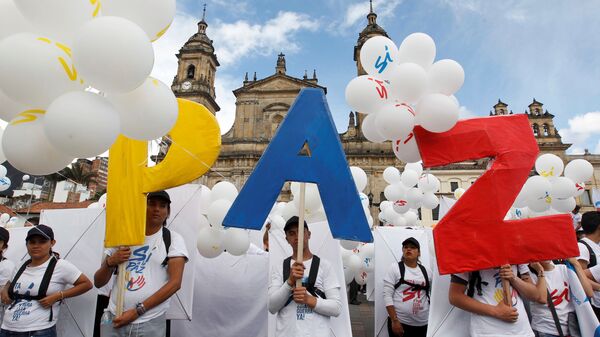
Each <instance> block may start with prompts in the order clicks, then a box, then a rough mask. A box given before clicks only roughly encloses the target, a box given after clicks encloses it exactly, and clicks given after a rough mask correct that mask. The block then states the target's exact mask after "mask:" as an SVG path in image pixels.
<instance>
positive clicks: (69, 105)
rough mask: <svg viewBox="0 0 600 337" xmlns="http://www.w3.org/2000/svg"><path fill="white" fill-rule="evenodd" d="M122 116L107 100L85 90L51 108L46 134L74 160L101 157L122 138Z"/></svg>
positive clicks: (46, 117) (65, 98)
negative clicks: (120, 116) (120, 121)
mask: <svg viewBox="0 0 600 337" xmlns="http://www.w3.org/2000/svg"><path fill="white" fill-rule="evenodd" d="M119 125H120V123H119V114H118V113H117V111H116V110H115V108H114V107H113V105H112V104H110V102H108V101H107V100H106V98H104V97H102V96H100V95H96V94H93V93H91V92H85V91H74V92H69V93H66V94H64V95H62V96H60V97H58V98H57V99H55V100H54V101H53V102H52V104H50V106H49V107H48V111H46V116H45V117H44V131H45V132H46V136H47V137H48V140H49V141H50V142H51V143H52V145H54V146H55V147H56V148H57V149H58V150H60V151H61V152H63V153H66V154H68V155H70V156H72V157H75V158H89V157H94V156H96V155H99V154H101V153H103V152H105V151H106V150H108V148H109V147H110V146H111V145H112V144H113V143H114V142H115V140H116V139H117V136H118V135H119V129H120V128H119Z"/></svg>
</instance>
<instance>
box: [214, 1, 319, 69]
mask: <svg viewBox="0 0 600 337" xmlns="http://www.w3.org/2000/svg"><path fill="white" fill-rule="evenodd" d="M318 28H319V22H318V21H317V20H312V19H311V18H310V16H308V15H307V14H303V13H296V12H285V11H282V12H279V13H278V14H277V16H276V17H275V18H273V19H270V20H269V21H267V22H265V23H264V24H262V25H261V24H253V23H250V22H248V21H246V20H238V21H235V22H233V23H223V22H217V23H216V24H215V25H214V28H212V30H211V31H212V33H211V35H212V38H213V39H214V41H215V49H216V53H217V55H218V57H219V62H220V63H221V65H222V66H223V67H224V68H226V67H228V66H230V65H233V64H236V63H237V62H238V61H239V60H241V59H243V58H245V57H247V56H248V55H249V54H258V55H271V54H273V53H274V52H278V51H282V50H285V52H287V53H293V52H295V51H298V50H299V49H300V46H299V45H298V43H297V42H295V41H294V38H295V35H296V34H297V33H299V32H301V31H316V30H317V29H318Z"/></svg>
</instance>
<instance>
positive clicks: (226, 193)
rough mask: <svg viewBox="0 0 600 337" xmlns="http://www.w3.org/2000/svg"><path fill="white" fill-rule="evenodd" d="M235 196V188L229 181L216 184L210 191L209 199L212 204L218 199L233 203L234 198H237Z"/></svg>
mask: <svg viewBox="0 0 600 337" xmlns="http://www.w3.org/2000/svg"><path fill="white" fill-rule="evenodd" d="M237 195H238V190H237V188H236V187H235V185H234V184H232V183H230V182H229V181H220V182H218V183H216V184H215V186H213V188H212V191H211V198H212V201H213V202H214V201H216V200H219V199H225V200H229V201H230V202H233V201H234V200H235V198H237Z"/></svg>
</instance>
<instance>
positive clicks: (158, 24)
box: [102, 0, 175, 41]
mask: <svg viewBox="0 0 600 337" xmlns="http://www.w3.org/2000/svg"><path fill="white" fill-rule="evenodd" d="M102 15H107V16H120V17H123V18H126V19H128V20H131V21H132V22H133V23H135V24H137V25H138V26H140V28H142V29H143V30H144V31H145V32H146V34H147V35H148V38H149V39H150V40H151V41H156V40H158V39H159V38H160V37H161V36H162V35H163V34H164V33H165V32H166V31H167V29H168V28H169V26H171V23H172V22H173V18H174V17H175V0H128V1H122V0H102Z"/></svg>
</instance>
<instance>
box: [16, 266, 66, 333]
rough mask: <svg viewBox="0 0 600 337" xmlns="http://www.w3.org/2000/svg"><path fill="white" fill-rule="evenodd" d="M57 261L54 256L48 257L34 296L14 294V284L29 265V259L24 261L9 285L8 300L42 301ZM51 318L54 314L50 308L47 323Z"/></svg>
mask: <svg viewBox="0 0 600 337" xmlns="http://www.w3.org/2000/svg"><path fill="white" fill-rule="evenodd" d="M57 261H58V259H57V258H56V257H54V256H52V257H50V262H49V263H48V266H47V267H46V271H45V272H44V276H43V277H42V282H41V283H40V287H39V289H38V293H37V295H35V296H31V295H24V294H15V284H16V282H17V281H18V280H19V277H21V274H23V272H24V271H25V268H27V266H28V265H29V264H30V263H31V259H29V260H27V261H25V263H23V265H22V266H21V268H19V271H18V272H17V274H16V275H15V277H14V278H13V280H12V282H11V284H10V288H9V289H8V296H9V297H10V299H12V300H13V301H16V300H27V301H32V300H34V301H39V300H41V299H43V298H44V297H46V295H47V292H48V287H49V286H50V280H51V279H52V274H54V268H55V267H56V263H57ZM53 317H54V313H53V310H52V307H50V317H49V318H48V322H52V319H53Z"/></svg>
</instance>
